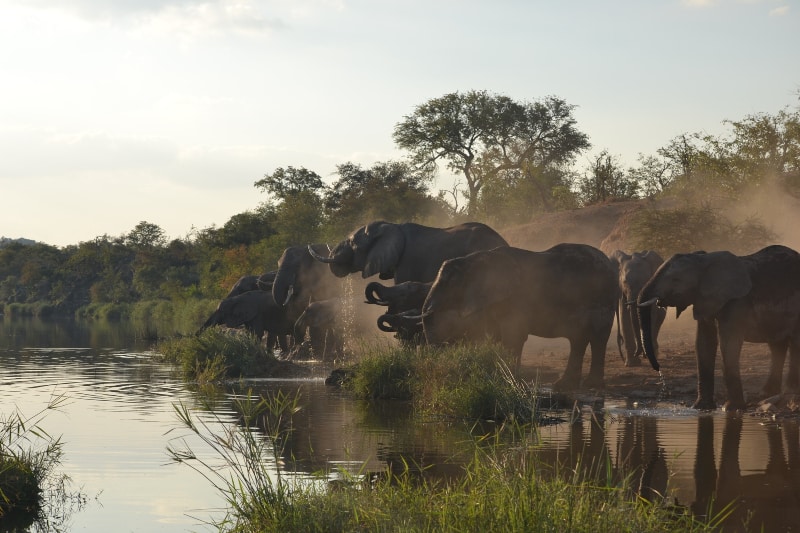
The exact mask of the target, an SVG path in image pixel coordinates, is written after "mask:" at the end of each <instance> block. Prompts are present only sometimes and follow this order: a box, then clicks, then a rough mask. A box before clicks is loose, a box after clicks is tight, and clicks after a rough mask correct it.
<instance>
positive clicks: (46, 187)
mask: <svg viewBox="0 0 800 533" xmlns="http://www.w3.org/2000/svg"><path fill="white" fill-rule="evenodd" d="M470 90H486V91H489V92H491V93H495V94H501V95H505V96H508V97H510V98H512V99H514V100H516V101H519V102H533V101H537V100H540V99H543V98H545V97H547V96H556V97H558V98H561V99H563V100H565V101H566V102H567V103H568V104H570V105H574V106H575V110H574V117H575V119H576V121H577V127H578V129H579V130H580V131H582V132H584V133H586V134H587V135H588V136H589V140H590V142H591V143H592V146H593V147H592V150H591V152H587V153H586V154H583V155H582V156H581V158H580V159H579V162H578V165H579V167H581V168H583V167H585V166H586V165H588V161H589V158H590V156H591V155H592V154H598V153H599V152H600V151H602V150H608V152H609V153H610V154H612V155H614V156H615V157H617V158H618V160H619V161H620V162H621V163H622V164H623V165H624V166H626V167H627V166H632V165H634V164H635V163H636V160H637V158H638V155H639V154H645V155H655V153H656V151H657V150H658V149H659V148H661V147H663V146H665V145H667V144H668V143H669V141H670V140H671V139H673V138H674V137H676V136H677V135H680V134H683V133H694V132H706V133H710V134H713V135H722V134H724V133H725V132H726V131H729V130H728V128H727V127H726V125H725V122H724V121H726V120H739V119H742V118H744V117H746V116H748V115H752V114H756V113H776V112H778V111H780V110H781V109H785V108H787V107H788V108H789V109H796V107H797V106H798V105H799V104H800V100H798V95H800V2H799V1H798V0H648V1H646V2H645V1H641V0H619V1H605V0H604V1H598V0H574V1H569V2H556V1H541V0H528V1H523V0H520V1H506V0H494V1H492V2H489V1H483V2H480V1H471V0H463V1H462V0H424V1H423V0H420V1H417V0H403V1H400V0H392V1H389V0H358V1H351V0H276V1H273V0H261V1H258V0H230V1H226V0H0V198H2V205H3V207H2V208H1V209H0V236H5V237H9V238H20V237H24V238H28V239H33V240H36V241H39V242H44V243H47V244H51V245H55V246H59V247H61V246H67V245H72V244H78V243H80V242H85V241H91V240H93V239H94V238H96V237H98V236H103V235H109V236H111V237H116V236H120V235H124V234H127V233H128V232H130V231H131V230H132V229H133V228H134V227H135V226H136V225H137V224H138V223H139V222H141V221H147V222H149V223H152V224H157V225H158V226H160V227H161V228H162V229H163V230H164V232H165V235H166V236H167V237H168V238H170V239H173V238H185V237H189V236H191V235H192V234H193V232H195V231H197V230H201V229H206V228H209V227H221V226H222V225H224V224H225V222H227V221H228V220H229V219H230V218H231V217H232V216H233V215H236V214H238V213H242V212H245V211H250V210H253V209H255V208H257V207H258V205H259V204H261V203H262V202H264V201H267V200H268V199H269V198H268V197H267V196H266V194H265V193H263V192H261V191H259V190H258V189H256V188H255V187H254V185H253V184H254V182H256V181H257V180H259V179H261V178H262V177H263V176H264V175H265V174H270V173H272V172H274V171H275V169H277V168H279V167H284V168H285V167H287V166H294V167H305V168H307V169H309V170H313V171H314V172H316V173H318V174H319V175H320V176H322V177H323V179H324V180H325V181H326V182H328V183H330V182H332V181H333V180H335V177H336V176H335V174H334V173H335V171H336V167H337V165H340V164H342V163H346V162H353V163H358V164H361V165H362V166H364V167H365V168H369V167H371V166H372V165H373V164H374V163H376V162H379V161H389V160H396V159H401V158H403V157H404V156H405V155H406V154H405V153H404V152H403V151H400V150H398V149H397V148H396V146H395V145H394V142H393V140H392V131H393V129H394V127H395V125H396V124H397V123H398V122H400V121H402V119H403V118H404V117H405V116H408V115H410V114H412V113H413V112H414V109H415V107H416V106H418V105H420V104H422V103H424V102H426V101H428V100H430V99H432V98H438V97H440V96H443V95H445V94H448V93H452V92H456V91H458V92H466V91H470ZM583 163H585V165H584V164H583ZM453 179H454V178H453V176H449V175H447V174H446V173H445V172H442V173H441V175H440V176H439V177H438V178H437V180H436V182H435V183H434V185H433V189H434V190H436V189H439V188H444V189H450V188H451V187H452V185H453Z"/></svg>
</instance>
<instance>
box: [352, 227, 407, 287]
mask: <svg viewBox="0 0 800 533" xmlns="http://www.w3.org/2000/svg"><path fill="white" fill-rule="evenodd" d="M366 234H367V235H368V236H369V243H370V247H369V251H368V252H367V261H366V264H365V265H364V270H363V271H362V273H361V275H362V277H364V278H368V277H370V276H373V275H375V274H382V276H381V279H390V278H392V277H394V274H393V273H392V272H393V271H394V269H395V267H396V266H397V264H398V263H399V262H400V256H401V255H403V249H404V248H405V242H406V240H405V237H404V236H403V232H402V230H401V229H400V226H398V225H397V224H392V223H390V222H376V223H372V224H369V225H368V226H367V228H366ZM390 274H391V275H390Z"/></svg>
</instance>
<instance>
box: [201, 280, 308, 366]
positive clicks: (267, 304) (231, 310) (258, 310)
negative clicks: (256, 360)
mask: <svg viewBox="0 0 800 533" xmlns="http://www.w3.org/2000/svg"><path fill="white" fill-rule="evenodd" d="M212 326H226V327H229V328H243V329H245V330H246V331H248V332H250V333H252V334H253V335H255V336H256V338H258V339H261V338H263V336H264V334H265V333H266V334H267V341H266V343H267V348H268V349H273V348H275V346H276V345H277V346H278V347H279V348H280V349H281V352H283V353H285V352H286V351H287V350H288V348H289V346H288V341H287V339H286V336H287V335H290V334H291V333H292V327H293V322H290V321H289V320H287V319H286V313H285V312H284V310H283V308H282V307H281V306H279V305H277V304H276V303H275V300H274V299H273V298H272V293H270V292H269V291H259V290H255V291H248V292H245V293H242V294H237V295H235V296H231V297H230V298H225V299H223V300H222V301H221V302H220V303H219V305H218V306H217V308H216V310H214V312H213V313H211V316H209V317H208V320H206V321H205V323H204V324H203V325H202V326H201V327H200V331H201V332H202V331H203V330H205V329H207V328H210V327H212Z"/></svg>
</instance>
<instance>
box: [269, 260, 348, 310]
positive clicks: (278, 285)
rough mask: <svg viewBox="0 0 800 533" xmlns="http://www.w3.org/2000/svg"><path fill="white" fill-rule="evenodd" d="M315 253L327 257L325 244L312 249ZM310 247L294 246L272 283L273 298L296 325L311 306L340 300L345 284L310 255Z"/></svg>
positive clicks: (279, 261) (280, 263) (279, 265)
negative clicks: (318, 302)
mask: <svg viewBox="0 0 800 533" xmlns="http://www.w3.org/2000/svg"><path fill="white" fill-rule="evenodd" d="M309 247H310V248H311V249H313V250H316V251H317V252H318V253H322V251H323V250H324V251H325V252H326V253H327V251H328V247H327V245H325V244H314V245H309ZM309 247H307V246H290V247H288V248H286V249H285V250H284V251H283V254H282V255H281V257H280V259H278V270H277V271H276V273H275V279H274V281H273V283H272V296H273V298H275V301H276V302H278V303H279V304H280V305H282V306H284V307H285V309H286V316H287V318H288V320H290V321H291V322H292V323H294V322H296V321H297V319H299V318H300V316H301V315H302V314H303V312H304V311H305V310H306V307H308V304H309V303H311V302H315V301H319V300H327V299H329V298H334V297H337V296H339V294H340V293H341V284H340V283H339V281H338V280H337V279H336V278H334V277H333V276H331V275H330V273H329V272H328V269H327V268H326V267H325V265H323V264H321V263H319V262H318V261H315V260H314V258H313V257H312V256H311V255H309V253H308V250H309Z"/></svg>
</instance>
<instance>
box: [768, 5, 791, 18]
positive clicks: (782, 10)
mask: <svg viewBox="0 0 800 533" xmlns="http://www.w3.org/2000/svg"><path fill="white" fill-rule="evenodd" d="M788 14H789V6H780V7H776V8H774V9H770V10H769V16H770V17H782V16H784V15H788Z"/></svg>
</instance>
